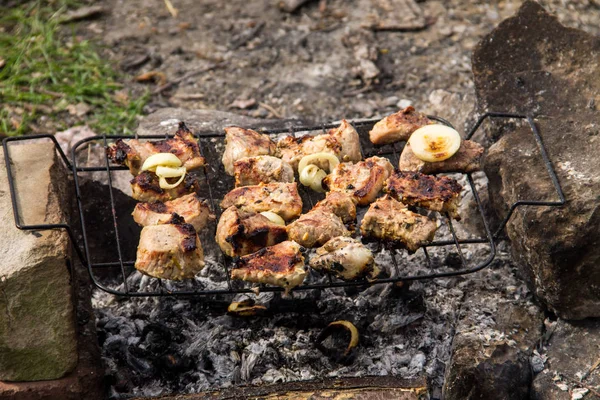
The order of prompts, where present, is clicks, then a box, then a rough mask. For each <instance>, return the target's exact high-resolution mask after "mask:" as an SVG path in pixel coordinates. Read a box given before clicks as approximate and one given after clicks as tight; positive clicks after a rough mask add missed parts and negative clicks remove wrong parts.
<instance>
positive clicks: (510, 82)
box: [473, 1, 600, 319]
mask: <svg viewBox="0 0 600 400" xmlns="http://www.w3.org/2000/svg"><path fill="white" fill-rule="evenodd" d="M599 67H600V37H595V36H591V35H589V34H587V33H584V32H582V31H579V30H575V29H571V28H567V27H564V26H562V25H561V24H560V23H559V22H558V21H557V19H556V18H555V17H554V16H552V15H550V14H548V13H547V12H546V11H545V10H544V9H543V8H542V7H541V6H540V5H539V4H537V3H535V2H533V1H526V2H525V3H524V4H523V6H522V7H521V9H520V10H519V12H518V14H517V15H516V16H514V17H512V18H509V19H507V20H505V21H504V22H502V23H501V24H500V25H499V26H498V27H497V28H496V29H495V30H494V31H493V32H492V33H490V34H489V35H488V36H486V37H485V38H484V39H483V40H482V41H481V42H480V43H479V45H478V46H477V48H476V49H475V51H474V54H473V74H474V79H475V85H476V93H477V97H478V103H479V107H480V109H481V110H488V111H503V112H518V113H528V114H532V115H535V116H536V124H537V126H538V127H539V130H540V132H541V136H542V138H543V142H544V144H545V146H546V148H547V149H548V153H549V156H550V158H551V159H552V161H553V165H554V170H555V171H556V174H557V176H558V180H559V182H560V185H561V186H562V189H563V191H564V194H565V197H566V199H567V203H566V205H565V206H564V207H561V208H556V207H554V208H552V207H531V206H527V207H522V208H518V209H517V211H516V212H515V214H514V215H513V216H512V218H511V220H510V221H509V223H508V225H507V228H506V231H507V234H508V237H509V238H510V241H511V243H512V247H513V251H514V257H515V260H516V261H517V262H518V264H519V265H520V266H521V268H522V271H523V273H524V275H525V276H526V277H527V278H528V280H529V283H530V285H531V286H532V288H533V290H534V291H535V293H536V295H537V296H538V297H539V299H541V300H542V301H543V302H544V303H545V304H546V305H547V307H548V308H549V309H550V310H551V311H553V312H555V313H556V314H557V315H559V316H560V317H562V318H565V319H582V318H586V317H593V316H600V268H598V266H599V265H600V230H599V229H598V226H599V224H600V207H599V205H600V196H599V194H600V157H598V155H597V151H596V150H597V149H598V148H599V146H600V136H599V135H598V133H599V131H600V122H599V121H600V111H599V110H600V68H599ZM498 137H499V139H498ZM493 139H498V140H497V142H496V143H495V144H493V145H492V146H491V148H490V149H489V152H488V155H487V160H486V163H485V172H486V174H487V176H488V178H489V191H490V199H492V201H493V206H494V208H495V210H496V211H497V213H498V214H499V215H501V216H503V215H506V212H507V209H508V207H509V206H510V204H512V203H514V202H515V201H517V200H519V199H533V200H557V199H558V197H557V195H556V193H555V190H554V188H553V186H552V182H551V180H550V178H549V176H548V172H547V171H546V169H545V166H544V164H543V161H542V158H541V155H540V152H539V149H538V146H537V143H536V141H535V140H534V137H533V135H532V133H531V132H530V129H529V127H528V126H527V125H522V124H513V125H505V126H504V128H503V129H502V130H498V131H497V132H496V135H495V137H494V138H493Z"/></svg>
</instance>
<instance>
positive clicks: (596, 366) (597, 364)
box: [581, 358, 600, 380]
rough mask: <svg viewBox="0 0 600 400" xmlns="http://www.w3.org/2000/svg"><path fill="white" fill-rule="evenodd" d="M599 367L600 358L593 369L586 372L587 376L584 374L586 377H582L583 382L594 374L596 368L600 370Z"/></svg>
mask: <svg viewBox="0 0 600 400" xmlns="http://www.w3.org/2000/svg"><path fill="white" fill-rule="evenodd" d="M599 365H600V358H599V359H598V360H596V362H595V363H594V365H592V368H590V370H589V371H588V372H586V373H585V374H584V375H583V376H582V377H581V380H584V379H586V378H587V377H588V376H590V374H591V373H592V372H594V370H595V369H596V368H598V366H599Z"/></svg>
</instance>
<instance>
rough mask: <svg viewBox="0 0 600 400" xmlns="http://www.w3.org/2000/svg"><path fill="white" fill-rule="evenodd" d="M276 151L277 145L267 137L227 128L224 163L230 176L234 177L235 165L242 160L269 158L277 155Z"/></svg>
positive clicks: (235, 127) (245, 130) (242, 129)
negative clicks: (258, 157) (245, 158)
mask: <svg viewBox="0 0 600 400" xmlns="http://www.w3.org/2000/svg"><path fill="white" fill-rule="evenodd" d="M276 150H277V147H276V146H275V143H273V141H272V140H271V138H269V136H267V135H263V134H260V133H258V132H256V131H253V130H252V129H244V128H239V127H237V126H231V127H229V128H225V151H224V152H223V158H222V161H223V166H224V167H225V172H227V173H228V174H229V175H233V163H235V162H236V161H237V160H239V159H240V158H244V157H252V156H269V155H273V154H275V152H276Z"/></svg>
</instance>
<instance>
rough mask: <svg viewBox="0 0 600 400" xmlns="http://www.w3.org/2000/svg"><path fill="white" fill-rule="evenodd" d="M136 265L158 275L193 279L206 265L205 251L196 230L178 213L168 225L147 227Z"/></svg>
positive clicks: (162, 277) (156, 276)
mask: <svg viewBox="0 0 600 400" xmlns="http://www.w3.org/2000/svg"><path fill="white" fill-rule="evenodd" d="M135 268H136V269H137V270H138V271H140V272H142V273H144V274H146V275H150V276H152V277H155V278H161V279H172V280H182V279H189V278H193V277H194V275H196V274H197V273H198V272H200V271H201V270H202V268H204V254H203V251H202V246H201V244H200V240H199V239H198V235H197V234H196V230H195V229H194V227H193V226H192V225H190V224H186V223H184V221H183V218H181V217H180V216H178V215H177V214H173V216H172V218H171V220H170V221H168V223H166V224H163V225H149V226H145V227H144V229H142V233H141V235H140V244H139V245H138V249H137V256H136V260H135Z"/></svg>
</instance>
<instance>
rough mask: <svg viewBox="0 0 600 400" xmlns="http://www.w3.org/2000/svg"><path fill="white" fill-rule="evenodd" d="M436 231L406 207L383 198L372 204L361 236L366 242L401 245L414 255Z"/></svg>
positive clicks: (364, 221) (430, 224)
mask: <svg viewBox="0 0 600 400" xmlns="http://www.w3.org/2000/svg"><path fill="white" fill-rule="evenodd" d="M436 229H437V225H436V223H435V221H432V220H430V219H429V218H427V217H425V216H423V215H420V214H416V213H414V212H412V211H409V210H408V209H407V208H406V205H404V204H402V203H400V202H399V201H397V200H394V199H392V198H391V197H389V196H387V195H386V196H384V197H382V198H380V199H378V200H377V201H376V202H375V203H373V204H371V206H370V207H369V210H368V211H367V213H366V214H365V216H364V218H363V220H362V224H361V226H360V233H361V234H362V236H363V237H365V238H371V239H379V240H385V241H388V242H392V243H398V244H402V245H404V247H406V248H407V249H408V250H409V251H412V252H415V251H417V250H418V249H419V247H421V246H423V245H425V244H427V243H429V242H431V241H432V240H433V236H434V235H435V231H436Z"/></svg>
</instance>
